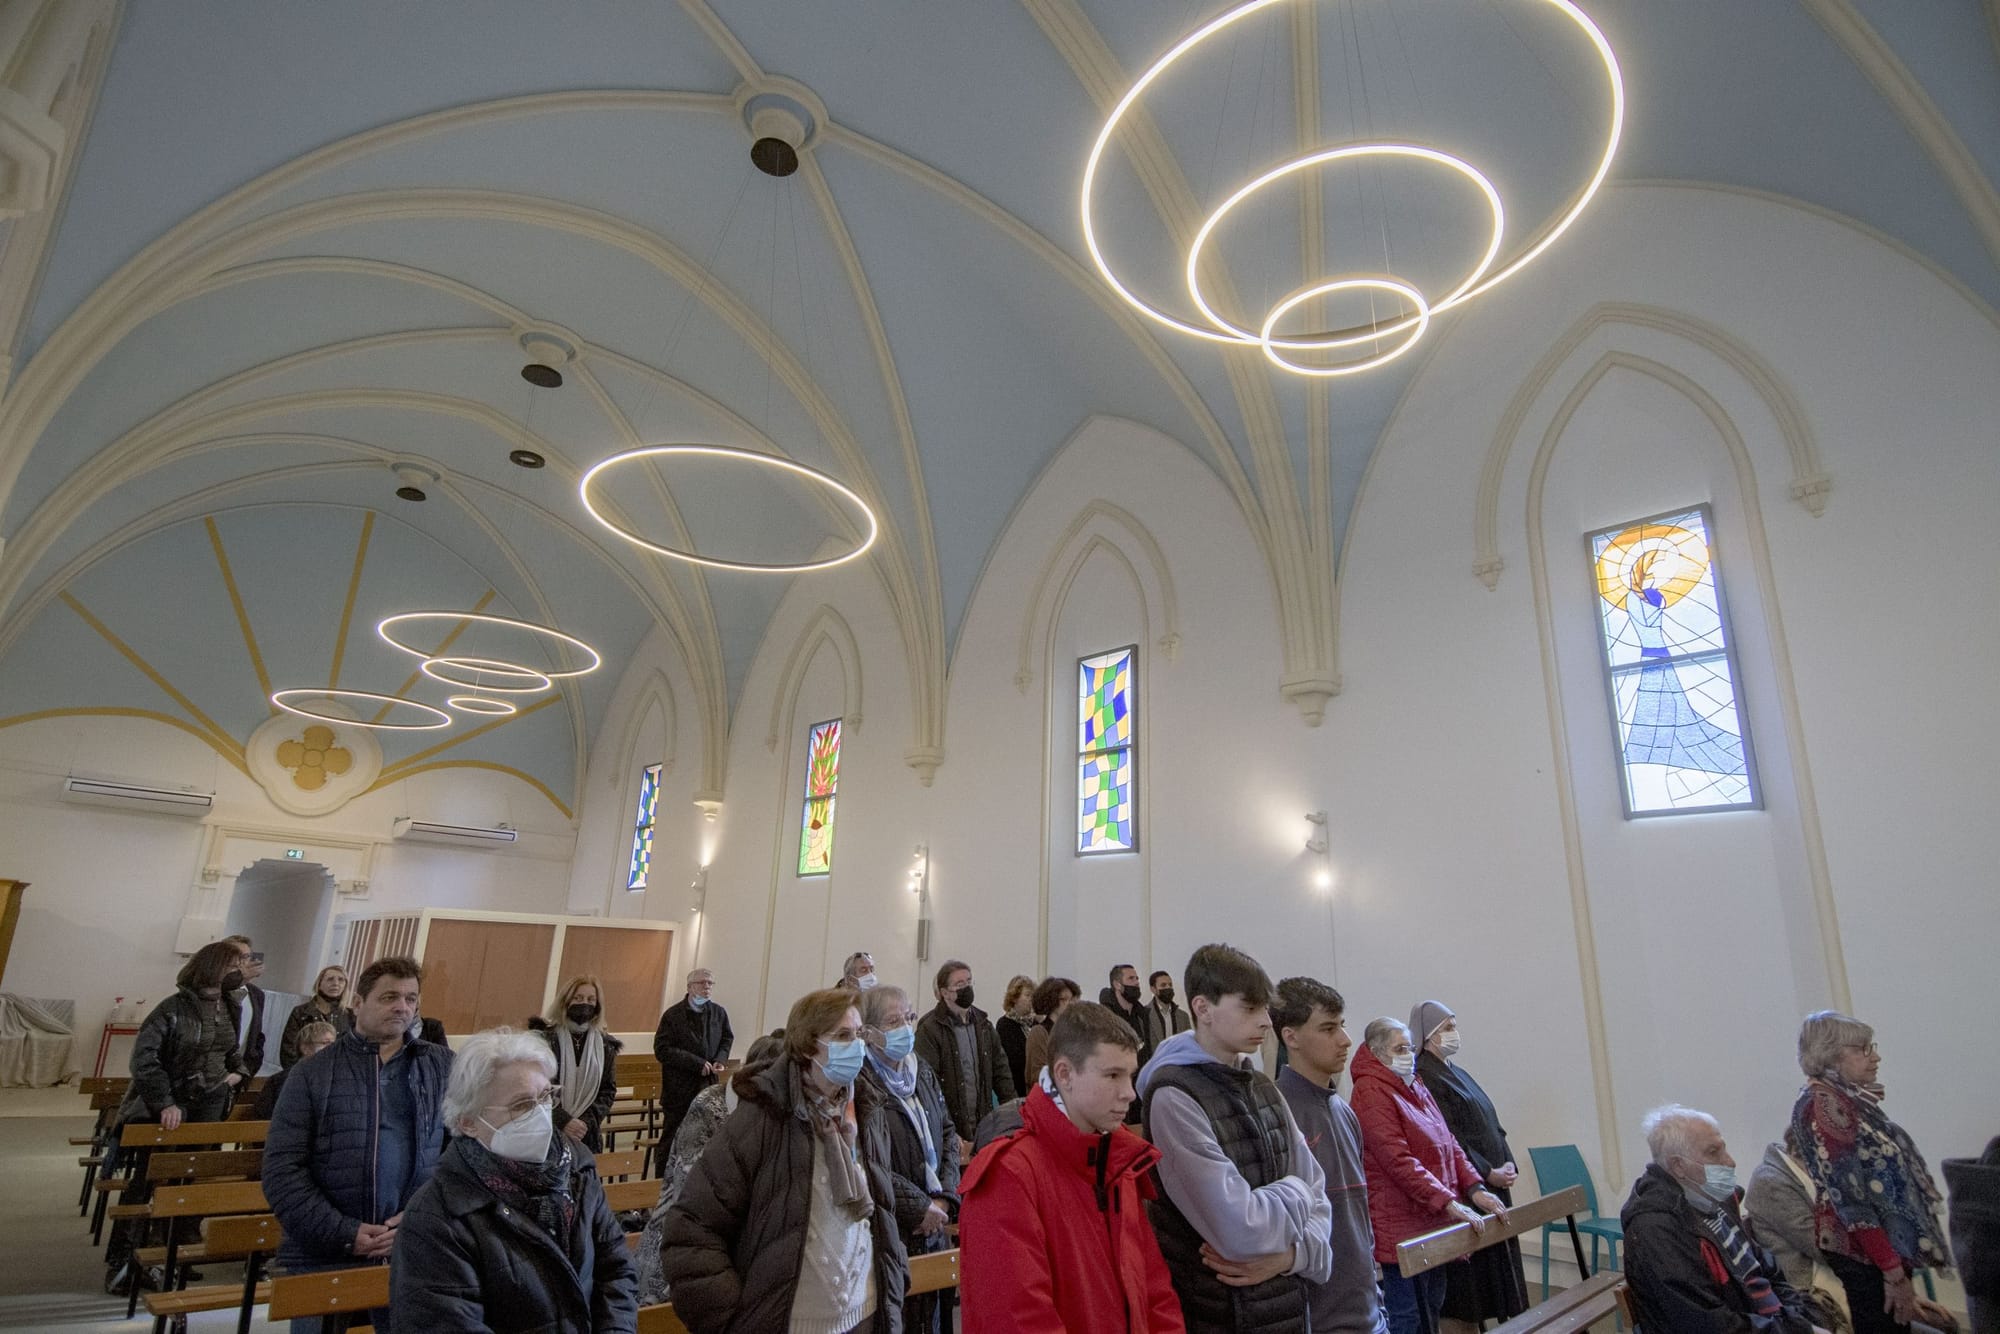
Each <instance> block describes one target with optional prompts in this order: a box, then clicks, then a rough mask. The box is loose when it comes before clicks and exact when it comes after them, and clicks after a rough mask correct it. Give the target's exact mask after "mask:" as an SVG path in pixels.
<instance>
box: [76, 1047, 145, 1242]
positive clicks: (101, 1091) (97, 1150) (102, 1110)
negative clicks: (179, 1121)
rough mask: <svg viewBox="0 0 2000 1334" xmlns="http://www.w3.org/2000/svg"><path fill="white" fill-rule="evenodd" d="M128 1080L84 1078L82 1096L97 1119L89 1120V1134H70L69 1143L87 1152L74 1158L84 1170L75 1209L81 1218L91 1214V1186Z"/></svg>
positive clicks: (95, 1178)
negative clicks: (88, 1102) (87, 1099)
mask: <svg viewBox="0 0 2000 1334" xmlns="http://www.w3.org/2000/svg"><path fill="white" fill-rule="evenodd" d="M131 1083H132V1081H131V1080H130V1079H85V1080H84V1081H83V1084H84V1088H83V1092H84V1095H85V1096H86V1097H87V1098H89V1099H90V1110H91V1111H92V1112H94V1113H95V1114H96V1116H97V1119H96V1120H95V1121H94V1122H92V1123H91V1127H90V1133H89V1134H88V1135H71V1136H70V1137H69V1142H70V1144H71V1145H72V1146H73V1147H75V1148H79V1149H88V1150H89V1152H87V1153H86V1154H84V1155H83V1156H82V1157H80V1158H78V1159H77V1160H76V1165H77V1166H78V1167H81V1168H82V1169H83V1189H82V1190H80V1191H78V1192H77V1196H76V1212H77V1214H78V1216H80V1217H88V1216H89V1214H90V1196H91V1188H92V1187H93V1186H94V1185H96V1183H97V1174H98V1171H99V1170H100V1169H101V1168H102V1167H103V1166H104V1159H105V1156H106V1154H107V1153H108V1152H109V1150H110V1147H111V1132H112V1130H113V1128H115V1127H116V1125H117V1124H118V1108H119V1107H120V1106H121V1105H122V1104H123V1103H124V1101H125V1090H126V1088H127V1087H129V1086H130V1085H131Z"/></svg>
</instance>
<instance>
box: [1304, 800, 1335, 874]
mask: <svg viewBox="0 0 2000 1334" xmlns="http://www.w3.org/2000/svg"><path fill="white" fill-rule="evenodd" d="M1306 823H1307V824H1309V825H1311V826H1312V832H1310V833H1309V834H1307V835H1306V851H1307V852H1310V853H1311V854H1313V856H1315V857H1317V858H1318V859H1319V861H1318V864H1317V865H1316V866H1314V868H1313V884H1315V885H1317V886H1319V887H1320V888H1321V889H1332V888H1333V859H1332V855H1331V852H1332V850H1331V848H1329V847H1328V845H1327V841H1326V812H1325V811H1307V812H1306Z"/></svg>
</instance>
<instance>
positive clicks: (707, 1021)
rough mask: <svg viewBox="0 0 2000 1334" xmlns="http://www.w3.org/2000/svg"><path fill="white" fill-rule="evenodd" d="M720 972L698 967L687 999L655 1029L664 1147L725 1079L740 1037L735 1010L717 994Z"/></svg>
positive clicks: (669, 1011) (690, 979)
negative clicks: (692, 1107)
mask: <svg viewBox="0 0 2000 1334" xmlns="http://www.w3.org/2000/svg"><path fill="white" fill-rule="evenodd" d="M714 991H715V974H714V973H711V972H709V971H708V969H706V968H697V969H695V970H694V971H693V972H691V973H689V974H688V975H687V995H685V996H683V997H681V999H680V1000H678V1001H676V1002H675V1003H674V1004H672V1005H669V1006H668V1007H667V1012H666V1013H665V1014H663V1015H661V1016H660V1026H659V1027H658V1028H657V1029H655V1030H654V1031H653V1056H654V1059H656V1060H658V1061H659V1063H660V1117H661V1123H660V1144H661V1145H662V1146H663V1147H664V1146H668V1145H671V1144H672V1143H673V1142H674V1132H675V1131H677V1130H679V1129H680V1127H681V1122H682V1120H684V1119H685V1118H686V1116H687V1110H688V1105H689V1104H690V1103H692V1102H693V1101H694V1099H695V1095H696V1094H698V1093H700V1092H701V1091H702V1090H703V1089H705V1088H707V1087H708V1086H709V1085H710V1084H713V1083H715V1082H716V1081H717V1080H719V1079H721V1078H722V1076H723V1074H724V1072H725V1071H726V1070H727V1068H728V1063H729V1052H730V1049H731V1048H732V1047H734V1046H735V1045H736V1034H735V1032H734V1031H733V1030H732V1029H731V1028H730V1027H729V1011H727V1010H725V1009H723V1008H722V1006H720V1005H718V1004H717V1003H716V1001H715V998H714V996H713V994H712V993H713V992H714Z"/></svg>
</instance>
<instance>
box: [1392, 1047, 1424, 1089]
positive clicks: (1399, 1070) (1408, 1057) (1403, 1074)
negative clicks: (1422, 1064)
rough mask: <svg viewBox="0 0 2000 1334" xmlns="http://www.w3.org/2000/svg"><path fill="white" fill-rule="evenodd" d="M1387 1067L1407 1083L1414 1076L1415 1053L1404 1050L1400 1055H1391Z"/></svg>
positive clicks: (1415, 1071) (1415, 1066) (1415, 1065)
mask: <svg viewBox="0 0 2000 1334" xmlns="http://www.w3.org/2000/svg"><path fill="white" fill-rule="evenodd" d="M1389 1069H1391V1070H1392V1071H1394V1072H1395V1074H1396V1077H1397V1078H1398V1079H1401V1080H1402V1081H1403V1082H1404V1083H1405V1084H1407V1083H1409V1082H1410V1081H1411V1080H1412V1079H1414V1078H1416V1074H1417V1054H1416V1053H1415V1052H1413V1051H1412V1052H1404V1053H1403V1054H1402V1055H1401V1056H1391V1057H1390V1058H1389Z"/></svg>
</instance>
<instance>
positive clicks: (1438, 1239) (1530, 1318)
mask: <svg viewBox="0 0 2000 1334" xmlns="http://www.w3.org/2000/svg"><path fill="white" fill-rule="evenodd" d="M1588 1207H1589V1206H1588V1204H1587V1203H1586V1202H1585V1200H1584V1195H1583V1187H1581V1186H1570V1187H1568V1188H1566V1189H1564V1190H1559V1191H1556V1192H1555V1193H1554V1194H1552V1195H1542V1196H1538V1197H1537V1198H1535V1199H1532V1200H1523V1201H1521V1202H1520V1203H1519V1204H1516V1205H1514V1206H1513V1207H1512V1208H1510V1209H1509V1210H1508V1211H1507V1214H1506V1217H1504V1218H1503V1217H1501V1216H1500V1215H1498V1214H1494V1215H1492V1216H1491V1217H1489V1218H1487V1219H1486V1220H1485V1221H1484V1222H1483V1223H1481V1225H1480V1226H1479V1227H1478V1228H1477V1229H1476V1230H1475V1229H1474V1227H1473V1226H1472V1224H1470V1223H1453V1224H1452V1225H1451V1226H1450V1227H1441V1228H1439V1229H1438V1230H1437V1231H1435V1232H1426V1233H1424V1234H1423V1235H1422V1236H1418V1237H1411V1238H1410V1239H1409V1240H1408V1241H1404V1242H1401V1243H1399V1244H1398V1245H1397V1247H1396V1267H1397V1268H1398V1269H1399V1270H1401V1271H1402V1272H1403V1273H1404V1274H1406V1275H1408V1274H1421V1273H1423V1272H1424V1271H1425V1270H1429V1269H1435V1268H1437V1267H1438V1266H1439V1265H1441V1264H1445V1263H1447V1262H1449V1261H1452V1260H1456V1259H1459V1258H1460V1257H1461V1256H1467V1255H1471V1254H1473V1253H1474V1252H1475V1251H1483V1250H1485V1249H1486V1248H1487V1247H1489V1246H1498V1245H1500V1244H1501V1243H1502V1242H1506V1241H1511V1240H1512V1239H1514V1238H1515V1237H1518V1236H1520V1235H1521V1234H1522V1233H1524V1232H1532V1231H1534V1230H1535V1229H1536V1228H1539V1227H1541V1226H1542V1225H1543V1224H1545V1223H1553V1222H1555V1221H1556V1220H1557V1219H1564V1220H1566V1221H1568V1223H1569V1240H1570V1245H1571V1246H1572V1247H1574V1248H1575V1250H1576V1269H1577V1273H1579V1274H1581V1275H1582V1276H1583V1281H1582V1282H1580V1283H1577V1284H1576V1285H1574V1286H1573V1287H1568V1288H1564V1289H1563V1290H1562V1291H1561V1292H1558V1293H1556V1294H1555V1295H1554V1296H1553V1297H1550V1298H1548V1299H1547V1300H1545V1301H1542V1302H1540V1303H1539V1304H1537V1305H1535V1306H1531V1307H1529V1308H1528V1309H1527V1310H1525V1311H1523V1312H1522V1313H1521V1314H1519V1315H1517V1316H1515V1317H1514V1318H1513V1319H1511V1320H1508V1321H1506V1322H1505V1323H1503V1324H1501V1325H1500V1326H1498V1328H1496V1329H1495V1330H1494V1331H1493V1334H1502V1331H1504V1332H1505V1334H1572V1331H1576V1330H1582V1329H1588V1328H1590V1327H1591V1326H1592V1325H1594V1324H1596V1323H1597V1322H1598V1321H1600V1320H1607V1319H1610V1318H1612V1317H1613V1316H1616V1315H1618V1314H1619V1312H1620V1309H1621V1308H1620V1301H1619V1297H1620V1294H1621V1293H1622V1292H1623V1291H1624V1282H1623V1280H1622V1279H1621V1278H1620V1276H1619V1275H1617V1274H1613V1273H1607V1274H1598V1275H1595V1276H1592V1274H1591V1272H1590V1268H1589V1266H1588V1265H1586V1264H1585V1263H1584V1259H1583V1242H1582V1240H1581V1238H1579V1237H1578V1236H1577V1231H1576V1221H1575V1220H1576V1215H1577V1214H1578V1213H1579V1212H1581V1211H1582V1210H1584V1209H1586V1208H1588ZM1480 1323H1481V1324H1482V1325H1483V1324H1484V1323H1485V1322H1484V1321H1481V1322H1480Z"/></svg>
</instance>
